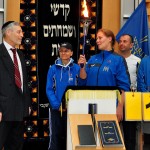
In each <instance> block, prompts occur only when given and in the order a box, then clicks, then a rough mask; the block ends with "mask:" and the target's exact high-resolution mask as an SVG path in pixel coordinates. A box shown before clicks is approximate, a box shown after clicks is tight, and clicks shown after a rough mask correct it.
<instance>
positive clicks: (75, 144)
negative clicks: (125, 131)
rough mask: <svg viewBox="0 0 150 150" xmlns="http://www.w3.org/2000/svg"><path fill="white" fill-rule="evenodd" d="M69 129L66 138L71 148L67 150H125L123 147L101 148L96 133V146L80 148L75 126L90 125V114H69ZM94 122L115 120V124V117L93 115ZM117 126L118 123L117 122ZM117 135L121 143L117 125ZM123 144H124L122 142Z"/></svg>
mask: <svg viewBox="0 0 150 150" xmlns="http://www.w3.org/2000/svg"><path fill="white" fill-rule="evenodd" d="M68 117H69V118H68V119H69V127H68V128H69V129H70V135H71V137H70V136H69V137H68V138H70V139H71V144H72V145H71V147H70V148H69V147H68V149H67V150H125V146H123V147H108V148H107V147H102V145H101V142H100V135H99V133H98V138H97V146H96V147H92V146H85V147H83V146H80V144H79V137H78V130H77V126H78V125H92V119H91V115H90V114H69V116H68ZM95 119H96V121H100V120H106V121H107V120H110V119H111V120H115V121H116V122H117V118H116V116H115V115H111V114H110V115H108V114H107V115H105V114H96V115H95ZM117 125H118V122H117ZM118 129H119V133H120V135H121V140H122V142H123V137H122V134H121V131H120V127H119V125H118ZM123 144H124V142H123Z"/></svg>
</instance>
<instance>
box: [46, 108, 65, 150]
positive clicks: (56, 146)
mask: <svg viewBox="0 0 150 150" xmlns="http://www.w3.org/2000/svg"><path fill="white" fill-rule="evenodd" d="M49 128H50V141H49V150H66V141H67V140H66V137H67V136H66V135H67V112H63V114H62V116H61V113H60V111H58V110H51V117H50V120H49Z"/></svg>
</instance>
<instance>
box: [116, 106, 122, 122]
mask: <svg viewBox="0 0 150 150" xmlns="http://www.w3.org/2000/svg"><path fill="white" fill-rule="evenodd" d="M116 115H117V119H118V122H120V121H122V120H123V105H122V104H121V103H118V106H117V110H116Z"/></svg>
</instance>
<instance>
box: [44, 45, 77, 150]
mask: <svg viewBox="0 0 150 150" xmlns="http://www.w3.org/2000/svg"><path fill="white" fill-rule="evenodd" d="M72 55H73V51H72V45H71V44H70V43H62V44H61V45H60V48H59V56H60V58H58V59H57V60H56V61H55V64H54V65H52V66H51V67H50V68H49V70H48V74H47V84H46V94H47V97H48V100H49V103H50V108H51V109H50V110H51V120H50V142H49V150H60V149H61V150H66V137H65V136H66V135H65V134H66V124H65V123H66V121H64V120H63V121H62V117H61V113H60V107H61V103H62V97H63V94H64V92H65V89H66V87H67V86H69V85H70V86H75V85H77V78H78V75H79V70H80V67H79V65H77V64H75V63H73V59H72V58H71V56H72ZM62 131H63V132H62ZM62 134H63V135H62ZM61 143H62V145H61Z"/></svg>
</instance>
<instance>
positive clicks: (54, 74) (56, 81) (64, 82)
mask: <svg viewBox="0 0 150 150" xmlns="http://www.w3.org/2000/svg"><path fill="white" fill-rule="evenodd" d="M79 70H80V67H79V65H77V64H75V63H73V59H72V58H71V59H70V62H69V63H68V64H67V65H66V66H63V64H62V61H61V59H60V58H58V59H57V60H56V61H55V64H54V65H52V66H51V67H50V68H49V70H48V74H47V83H46V94H47V97H48V100H49V102H50V106H51V107H52V109H56V110H58V109H59V107H60V105H61V101H62V97H63V94H64V92H65V89H66V87H67V86H69V85H71V86H73V85H77V78H78V75H79Z"/></svg>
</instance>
